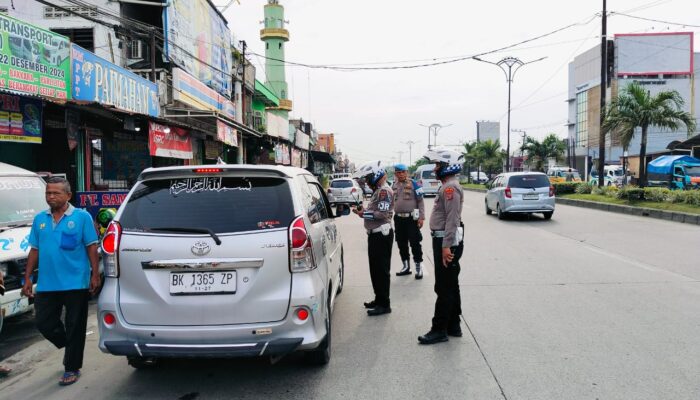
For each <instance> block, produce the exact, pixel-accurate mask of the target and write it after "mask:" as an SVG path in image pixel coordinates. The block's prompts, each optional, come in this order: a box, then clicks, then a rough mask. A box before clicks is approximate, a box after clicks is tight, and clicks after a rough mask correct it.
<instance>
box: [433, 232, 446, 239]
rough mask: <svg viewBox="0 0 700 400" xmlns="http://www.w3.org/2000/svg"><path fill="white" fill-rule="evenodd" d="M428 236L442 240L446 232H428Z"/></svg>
mask: <svg viewBox="0 0 700 400" xmlns="http://www.w3.org/2000/svg"><path fill="white" fill-rule="evenodd" d="M430 235H431V236H432V237H434V238H444V237H445V235H447V232H446V231H430Z"/></svg>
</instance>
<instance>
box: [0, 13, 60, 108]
mask: <svg viewBox="0 0 700 400" xmlns="http://www.w3.org/2000/svg"><path fill="white" fill-rule="evenodd" d="M0 89H7V90H11V91H13V92H16V93H28V94H32V95H36V96H45V97H54V98H58V99H69V98H70V42H69V41H68V38H67V37H65V36H62V35H59V34H57V33H53V32H51V31H48V30H45V29H41V28H38V27H36V26H34V25H30V24H27V23H26V22H22V21H20V20H18V19H14V18H12V17H8V16H7V15H3V14H0Z"/></svg>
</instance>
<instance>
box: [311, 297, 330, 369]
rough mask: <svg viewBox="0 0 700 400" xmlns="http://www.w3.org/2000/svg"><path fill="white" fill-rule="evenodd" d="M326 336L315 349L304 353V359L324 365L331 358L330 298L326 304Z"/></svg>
mask: <svg viewBox="0 0 700 400" xmlns="http://www.w3.org/2000/svg"><path fill="white" fill-rule="evenodd" d="M325 320H326V337H325V338H324V339H323V341H322V342H321V344H320V345H319V346H318V347H317V348H316V349H315V350H312V351H310V352H308V353H306V361H307V362H308V363H309V364H311V365H318V366H321V365H326V364H328V362H329V361H330V360H331V298H330V295H329V296H328V301H327V304H326V317H325Z"/></svg>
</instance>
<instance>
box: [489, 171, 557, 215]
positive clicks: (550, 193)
mask: <svg viewBox="0 0 700 400" xmlns="http://www.w3.org/2000/svg"><path fill="white" fill-rule="evenodd" d="M487 188H488V191H487V192H486V198H485V199H484V207H485V208H486V214H487V215H491V213H492V212H493V211H495V212H496V214H497V215H498V219H504V218H505V217H506V216H507V215H508V214H511V213H521V214H522V213H525V214H532V213H542V215H544V218H545V219H551V218H552V215H553V214H554V201H555V197H554V187H553V186H552V185H551V184H550V183H549V178H547V175H545V174H543V173H541V172H510V173H504V174H500V175H498V176H496V177H495V178H494V179H493V181H491V182H489V183H488V184H487Z"/></svg>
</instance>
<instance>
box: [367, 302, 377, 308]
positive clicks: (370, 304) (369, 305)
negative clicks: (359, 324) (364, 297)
mask: <svg viewBox="0 0 700 400" xmlns="http://www.w3.org/2000/svg"><path fill="white" fill-rule="evenodd" d="M376 306H377V302H376V301H374V300H372V301H365V308H374V307H376Z"/></svg>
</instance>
